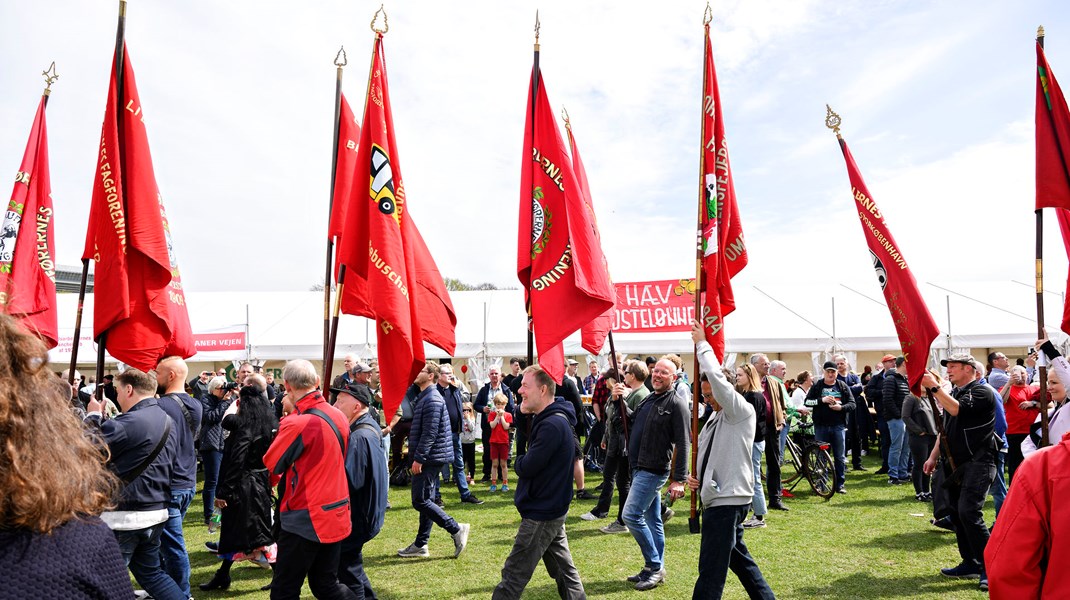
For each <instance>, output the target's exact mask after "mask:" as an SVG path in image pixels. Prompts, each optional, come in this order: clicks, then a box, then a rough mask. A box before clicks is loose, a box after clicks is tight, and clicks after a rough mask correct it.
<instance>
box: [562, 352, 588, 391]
mask: <svg viewBox="0 0 1070 600" xmlns="http://www.w3.org/2000/svg"><path fill="white" fill-rule="evenodd" d="M579 366H580V363H579V361H577V360H575V359H572V358H570V359H568V369H567V370H566V375H567V376H568V377H569V378H570V379H572V380H573V381H575V382H576V388H577V389H578V390H580V393H581V394H586V393H588V392H587V388H585V387H583V378H582V377H580V375H579V373H577V372H576V369H577V368H579Z"/></svg>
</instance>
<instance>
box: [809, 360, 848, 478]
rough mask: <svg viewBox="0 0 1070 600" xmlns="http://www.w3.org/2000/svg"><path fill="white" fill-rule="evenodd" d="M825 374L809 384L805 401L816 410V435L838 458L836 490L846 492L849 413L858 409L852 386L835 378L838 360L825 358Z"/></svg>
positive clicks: (814, 412)
mask: <svg viewBox="0 0 1070 600" xmlns="http://www.w3.org/2000/svg"><path fill="white" fill-rule="evenodd" d="M824 372H825V376H824V378H823V379H821V380H820V381H818V382H816V383H814V385H813V386H811V387H810V391H809V392H807V394H806V400H805V402H804V404H805V405H806V406H807V407H808V408H810V410H812V411H813V415H814V435H815V436H816V437H817V439H819V440H821V441H823V442H828V443H829V445H831V446H832V453H833V458H834V459H835V461H836V484H835V485H836V491H837V492H838V493H840V494H846V493H847V488H846V487H844V466H845V464H846V461H847V456H846V450H845V448H844V446H845V445H846V440H845V433H846V431H847V415H849V414H851V411H853V410H854V409H855V402H854V396H853V395H852V394H851V388H849V387H847V384H846V383H844V382H843V381H840V380H839V379H837V377H836V363H834V362H832V361H826V362H825V366H824Z"/></svg>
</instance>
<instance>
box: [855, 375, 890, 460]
mask: <svg viewBox="0 0 1070 600" xmlns="http://www.w3.org/2000/svg"><path fill="white" fill-rule="evenodd" d="M881 366H883V367H884V370H882V371H881V372H879V373H877V374H875V375H874V376H873V377H870V379H869V383H868V384H866V401H867V402H869V405H870V406H872V407H873V408H874V410H876V411H877V430H878V431H880V434H881V435H880V451H881V468H880V469H878V470H877V475H886V474H887V473H888V450H889V448H890V447H891V438H892V436H891V432H889V431H888V422H887V421H885V420H884V409H883V403H884V378H885V377H887V376H889V375H891V374H892V373H893V372H895V355H894V354H885V355H884V356H883V357H882V358H881ZM858 466H859V467H861V466H862V465H861V464H859V465H858ZM855 470H856V471H864V470H865V469H864V468H858V469H855Z"/></svg>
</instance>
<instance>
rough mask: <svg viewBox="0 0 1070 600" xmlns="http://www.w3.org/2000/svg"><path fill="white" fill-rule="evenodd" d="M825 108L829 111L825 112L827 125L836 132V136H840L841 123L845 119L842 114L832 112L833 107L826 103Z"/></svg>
mask: <svg viewBox="0 0 1070 600" xmlns="http://www.w3.org/2000/svg"><path fill="white" fill-rule="evenodd" d="M825 110H826V111H827V112H826V113H825V127H828V128H829V129H831V130H832V132H833V133H835V134H836V137H840V125H842V124H843V119H841V118H840V115H838V114H836V113H834V112H832V107H831V106H829V105H828V104H826V105H825Z"/></svg>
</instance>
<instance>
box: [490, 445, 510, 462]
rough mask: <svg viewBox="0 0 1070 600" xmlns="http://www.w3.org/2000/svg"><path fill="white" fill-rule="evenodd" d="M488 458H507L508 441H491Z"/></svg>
mask: <svg viewBox="0 0 1070 600" xmlns="http://www.w3.org/2000/svg"><path fill="white" fill-rule="evenodd" d="M490 459H491V460H509V443H508V442H491V443H490Z"/></svg>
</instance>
